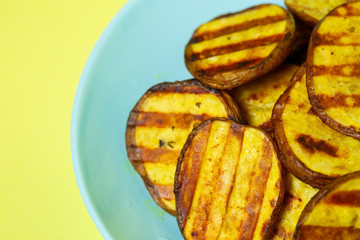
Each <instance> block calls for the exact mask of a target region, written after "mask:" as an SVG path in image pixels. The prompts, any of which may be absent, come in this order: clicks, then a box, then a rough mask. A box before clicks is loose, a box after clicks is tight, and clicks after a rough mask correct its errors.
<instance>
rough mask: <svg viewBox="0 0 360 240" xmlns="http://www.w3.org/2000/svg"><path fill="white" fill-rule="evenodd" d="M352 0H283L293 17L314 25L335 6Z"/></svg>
mask: <svg viewBox="0 0 360 240" xmlns="http://www.w3.org/2000/svg"><path fill="white" fill-rule="evenodd" d="M350 1H353V0H285V4H286V6H287V7H288V8H289V10H290V11H291V12H292V13H293V14H294V16H295V17H297V18H299V19H300V20H301V21H303V22H305V23H306V24H307V25H308V26H311V27H314V26H315V25H316V24H317V23H318V22H319V21H320V20H321V19H322V18H323V17H324V16H325V15H326V14H328V13H329V12H330V11H331V10H333V9H334V8H336V7H337V6H339V5H341V4H344V3H346V2H350Z"/></svg>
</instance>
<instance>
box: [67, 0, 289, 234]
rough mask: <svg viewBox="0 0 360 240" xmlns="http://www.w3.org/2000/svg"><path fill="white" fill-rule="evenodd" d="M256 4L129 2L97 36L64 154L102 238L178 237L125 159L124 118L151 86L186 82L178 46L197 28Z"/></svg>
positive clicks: (230, 0) (235, 0)
mask: <svg viewBox="0 0 360 240" xmlns="http://www.w3.org/2000/svg"><path fill="white" fill-rule="evenodd" d="M263 2H264V1H261V0H259V1H257V0H252V1H250V0H221V1H219V0H181V1H175V0H172V1H171V0H130V1H129V2H128V3H127V4H126V5H125V6H124V7H123V8H122V9H121V11H120V12H119V13H118V14H117V15H116V17H115V18H114V19H113V20H112V22H111V23H110V24H109V26H108V27H107V29H106V30H105V32H104V33H103V34H102V36H101V37H100V39H99V40H98V43H97V44H96V46H95V48H94V50H93V51H92V53H91V55H90V57H89V60H88V62H87V64H86V67H85V69H84V71H83V74H82V77H81V79H80V83H79V86H78V90H77V93H76V98H75V103H74V108H73V114H72V122H71V149H72V157H73V164H74V170H75V175H76V179H77V183H78V186H79V189H80V192H81V195H82V197H83V200H84V202H85V205H86V207H87V209H88V211H89V213H90V215H91V217H92V219H93V220H94V222H95V224H96V226H97V227H98V229H99V230H100V232H101V234H102V235H103V236H104V238H105V239H124V240H128V239H132V240H170V239H171V240H175V239H182V237H181V234H180V231H179V229H178V226H177V223H176V219H175V217H173V216H170V215H169V214H167V213H166V212H164V211H163V210H161V209H160V208H159V207H158V206H157V205H156V204H155V203H154V202H153V201H152V199H151V197H150V195H149V193H148V192H147V191H146V189H145V187H144V185H143V183H142V180H141V178H140V177H139V176H138V175H137V174H136V173H135V171H134V170H133V168H132V166H131V164H130V162H129V161H128V158H127V155H126V149H125V128H126V121H127V118H128V114H129V112H130V110H131V109H132V108H133V106H134V105H135V103H136V102H137V101H138V99H139V98H140V97H141V96H142V95H143V94H144V93H145V91H146V90H147V89H148V88H150V87H151V86H153V85H154V84H157V83H160V82H164V81H175V80H184V79H188V78H191V75H190V74H189V73H188V72H187V70H186V68H185V65H184V59H183V55H184V47H185V45H186V43H187V41H188V40H189V39H190V36H191V35H192V32H193V31H194V30H195V28H196V27H197V26H198V25H199V24H201V23H204V22H206V21H208V20H210V19H212V18H214V17H216V16H218V15H220V14H225V13H229V12H236V11H239V10H242V9H245V8H247V7H250V6H253V5H257V4H260V3H263ZM268 2H269V3H277V4H280V5H283V1H268Z"/></svg>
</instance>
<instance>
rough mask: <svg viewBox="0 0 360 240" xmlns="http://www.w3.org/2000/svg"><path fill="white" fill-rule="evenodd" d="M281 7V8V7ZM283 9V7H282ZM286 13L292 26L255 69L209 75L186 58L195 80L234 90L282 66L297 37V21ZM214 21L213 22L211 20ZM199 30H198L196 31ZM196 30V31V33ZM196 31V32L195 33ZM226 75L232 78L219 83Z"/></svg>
mask: <svg viewBox="0 0 360 240" xmlns="http://www.w3.org/2000/svg"><path fill="white" fill-rule="evenodd" d="M268 5H272V4H261V5H257V6H254V7H250V8H247V9H245V10H242V11H239V12H236V13H229V14H223V15H221V16H218V17H216V18H214V19H213V20H215V19H218V18H220V17H223V16H228V15H232V14H237V13H242V12H245V11H248V10H250V9H253V8H258V7H263V6H268ZM279 7H280V6H279ZM281 8H282V7H281ZM282 9H283V10H284V11H285V12H286V16H287V17H286V19H287V21H288V22H289V23H290V24H287V26H286V31H285V36H284V38H283V39H282V40H281V41H280V42H279V43H278V46H277V47H276V48H275V49H274V50H273V51H272V52H271V53H270V54H269V56H267V57H266V58H264V59H263V60H262V61H261V62H259V63H258V64H256V65H255V66H253V67H250V68H246V69H242V70H238V69H235V70H231V71H224V72H220V73H216V74H208V73H206V72H197V71H196V70H195V69H194V67H193V64H192V62H191V60H190V59H187V58H186V57H185V56H184V59H185V65H186V68H187V69H188V71H189V72H190V73H191V75H193V76H194V77H195V78H197V79H199V80H200V81H201V82H203V83H204V84H205V85H208V86H210V87H212V88H215V89H232V88H234V87H237V86H240V85H242V84H244V83H247V82H249V81H251V80H254V79H255V78H257V77H260V76H262V75H264V74H266V73H268V72H270V71H271V70H272V69H274V68H276V67H278V66H280V65H281V64H282V63H283V62H284V61H285V59H286V57H287V56H289V55H290V54H291V50H292V49H291V45H292V43H293V41H294V36H295V20H294V17H293V16H292V14H291V12H290V11H288V10H287V9H284V8H282ZM210 21H212V20H210ZM196 30H197V29H196ZM196 30H195V31H196ZM195 31H194V32H195ZM193 38H194V35H192V36H191V39H190V40H189V42H188V43H187V45H186V47H185V49H187V48H188V46H189V45H190V44H191V41H192V40H193ZM274 56H275V57H274ZM224 73H226V74H227V75H232V77H231V78H229V79H227V80H226V81H225V82H221V83H220V82H219V79H224V77H223V76H222V74H224Z"/></svg>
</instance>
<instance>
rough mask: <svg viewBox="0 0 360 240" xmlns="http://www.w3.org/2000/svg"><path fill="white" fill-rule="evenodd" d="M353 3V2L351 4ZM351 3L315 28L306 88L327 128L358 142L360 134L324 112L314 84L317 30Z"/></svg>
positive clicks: (308, 60)
mask: <svg viewBox="0 0 360 240" xmlns="http://www.w3.org/2000/svg"><path fill="white" fill-rule="evenodd" d="M349 3H351V2H349ZM349 3H345V4H341V5H339V6H338V7H336V8H334V9H333V10H332V11H330V12H329V13H328V14H327V15H325V17H323V18H322V19H321V20H320V21H319V22H318V23H317V24H316V26H315V28H314V29H313V31H312V33H311V37H310V42H309V47H308V52H307V57H306V61H307V65H306V88H307V91H308V96H309V100H310V103H311V105H312V107H313V109H314V112H315V114H316V115H317V116H318V117H319V118H320V119H321V121H322V122H323V123H324V124H326V125H327V126H329V127H331V128H332V129H334V130H335V131H338V132H340V133H342V134H345V135H347V136H350V137H353V138H355V139H357V140H360V132H358V131H356V130H355V129H352V128H349V127H345V126H343V125H342V124H340V123H338V122H337V121H335V120H334V119H332V118H331V117H330V116H329V115H328V114H327V113H326V112H325V110H324V108H323V107H322V106H321V104H320V102H319V100H318V98H317V97H316V95H315V88H314V84H313V81H312V79H313V72H314V69H313V66H314V54H313V53H314V51H313V49H314V42H315V41H316V38H317V30H318V28H319V27H320V25H321V24H322V22H323V21H324V20H325V19H326V17H327V16H329V15H331V14H332V13H333V12H334V11H336V10H337V9H338V8H340V7H342V6H344V5H347V4H349Z"/></svg>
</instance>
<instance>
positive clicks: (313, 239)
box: [294, 172, 360, 240]
mask: <svg viewBox="0 0 360 240" xmlns="http://www.w3.org/2000/svg"><path fill="white" fill-rule="evenodd" d="M359 216H360V172H354V173H350V174H348V175H346V176H343V177H341V178H339V179H337V180H336V181H334V182H333V183H331V184H330V185H328V186H326V187H325V188H323V189H321V190H320V191H319V192H318V193H317V194H316V195H315V196H314V197H313V198H312V199H311V201H310V202H309V203H308V204H307V205H306V207H305V209H304V211H303V212H302V214H301V216H300V218H299V222H298V224H297V227H296V232H295V237H294V239H298V240H318V239H327V240H345V239H346V240H357V239H360V218H359Z"/></svg>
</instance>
